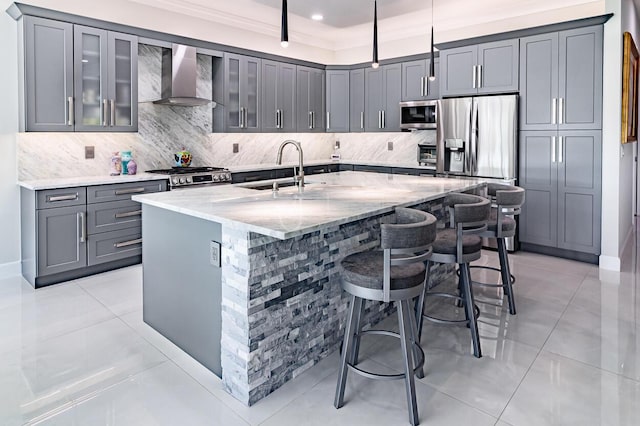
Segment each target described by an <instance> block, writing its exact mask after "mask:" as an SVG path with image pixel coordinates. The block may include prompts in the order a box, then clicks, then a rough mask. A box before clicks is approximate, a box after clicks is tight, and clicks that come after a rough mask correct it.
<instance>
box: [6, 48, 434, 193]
mask: <svg viewBox="0 0 640 426" xmlns="http://www.w3.org/2000/svg"><path fill="white" fill-rule="evenodd" d="M138 53H139V56H138V101H139V104H138V133H101V132H92V133H40V132H32V133H20V134H19V135H18V144H17V147H18V152H17V155H18V178H19V179H20V180H31V179H47V178H64V177H76V176H99V175H105V174H107V173H108V172H109V163H110V158H111V155H112V153H113V152H115V151H124V150H131V151H132V152H133V157H134V159H135V161H136V162H137V163H138V170H139V171H144V170H149V169H157V168H167V167H170V166H171V165H172V161H173V153H174V152H177V151H180V150H182V149H187V150H189V151H191V153H192V154H193V163H192V165H194V166H219V167H233V166H252V165H262V166H264V165H265V164H271V163H273V164H275V160H276V152H277V149H278V146H279V145H280V143H281V142H282V141H284V140H286V139H295V140H297V141H299V142H300V143H301V145H302V148H303V151H304V158H305V161H318V160H329V158H330V156H331V154H332V153H333V147H334V144H335V141H336V140H339V141H340V144H341V149H340V154H341V157H342V160H346V161H357V162H372V163H389V164H403V165H410V164H417V160H416V158H417V153H416V150H417V147H416V145H417V144H418V143H419V142H421V141H424V140H427V139H429V138H435V132H434V131H422V132H412V133H336V134H334V133H314V134H311V133H290V134H282V133H252V134H237V133H211V129H212V111H211V106H201V107H170V106H164V105H155V104H153V101H154V100H156V99H159V98H160V93H161V64H162V49H161V48H158V47H154V46H148V45H143V44H141V45H140V47H139V51H138ZM197 94H198V96H199V97H203V98H209V99H211V98H212V61H211V57H210V56H205V55H198V82H197ZM389 141H392V142H393V150H392V151H389V150H388V142H389ZM236 143H237V144H238V148H239V152H238V153H233V145H234V144H236ZM85 146H94V147H95V158H93V159H85V158H84V147H85ZM283 161H284V162H296V161H297V153H296V151H295V150H294V149H287V150H286V151H285V153H284V158H283Z"/></svg>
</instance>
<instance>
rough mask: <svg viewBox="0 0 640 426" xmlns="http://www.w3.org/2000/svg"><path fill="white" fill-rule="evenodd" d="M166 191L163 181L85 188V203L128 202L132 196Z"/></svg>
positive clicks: (165, 182) (165, 184) (165, 183)
mask: <svg viewBox="0 0 640 426" xmlns="http://www.w3.org/2000/svg"><path fill="white" fill-rule="evenodd" d="M166 190H167V181H165V180H153V181H146V182H131V183H118V184H112V185H95V186H89V187H88V188H87V203H88V204H92V203H104V202H107V201H119V200H130V199H131V196H132V195H137V194H149V193H152V192H160V191H166Z"/></svg>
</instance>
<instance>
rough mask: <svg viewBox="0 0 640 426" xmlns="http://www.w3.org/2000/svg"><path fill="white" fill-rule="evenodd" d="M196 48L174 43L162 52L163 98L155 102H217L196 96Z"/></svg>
mask: <svg viewBox="0 0 640 426" xmlns="http://www.w3.org/2000/svg"><path fill="white" fill-rule="evenodd" d="M197 69H198V65H197V59H196V48H195V47H190V46H183V45H181V44H173V45H172V48H171V50H170V51H169V50H168V49H166V50H164V52H163V53H162V95H161V96H162V99H159V100H157V101H154V102H153V103H154V104H159V105H171V106H201V105H208V104H212V105H211V106H212V107H215V106H216V103H215V102H212V101H211V100H209V99H205V98H199V97H197V96H196V81H197V79H198V77H197V74H196V71H197Z"/></svg>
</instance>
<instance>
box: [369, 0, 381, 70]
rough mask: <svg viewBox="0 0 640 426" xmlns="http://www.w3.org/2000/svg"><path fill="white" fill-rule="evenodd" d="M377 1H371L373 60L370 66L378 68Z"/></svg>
mask: <svg viewBox="0 0 640 426" xmlns="http://www.w3.org/2000/svg"><path fill="white" fill-rule="evenodd" d="M379 66H380V64H379V63H378V1H377V0H374V2H373V61H372V62H371V67H373V68H378V67H379Z"/></svg>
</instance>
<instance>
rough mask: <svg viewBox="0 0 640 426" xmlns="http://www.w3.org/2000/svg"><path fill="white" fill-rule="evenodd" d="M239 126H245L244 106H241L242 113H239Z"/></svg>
mask: <svg viewBox="0 0 640 426" xmlns="http://www.w3.org/2000/svg"><path fill="white" fill-rule="evenodd" d="M238 127H240V128H241V129H243V128H244V108H243V107H240V113H239V114H238Z"/></svg>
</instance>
